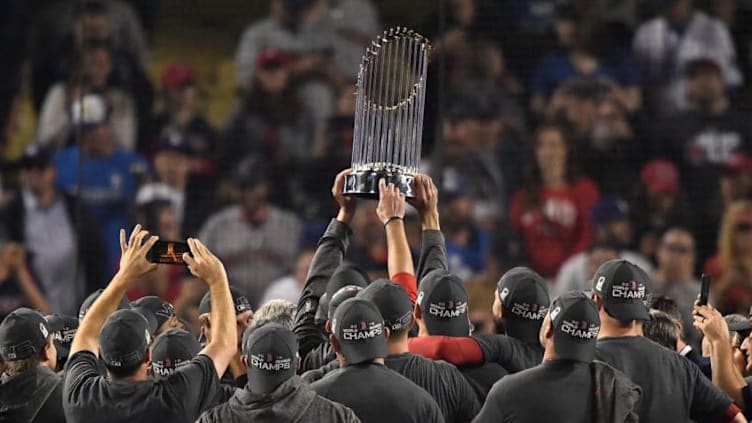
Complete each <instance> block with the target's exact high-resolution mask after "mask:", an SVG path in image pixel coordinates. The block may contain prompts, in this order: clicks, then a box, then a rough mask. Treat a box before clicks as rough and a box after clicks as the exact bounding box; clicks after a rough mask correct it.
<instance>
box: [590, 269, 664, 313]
mask: <svg viewBox="0 0 752 423" xmlns="http://www.w3.org/2000/svg"><path fill="white" fill-rule="evenodd" d="M593 291H594V292H595V293H597V294H598V295H600V297H601V298H602V299H603V307H604V308H605V309H606V312H607V313H608V314H609V315H610V316H612V317H613V318H615V319H617V320H619V321H621V322H629V321H632V320H649V319H650V314H649V313H648V309H649V307H650V301H651V299H652V295H653V283H652V281H651V280H650V277H649V276H648V275H647V273H645V271H644V270H642V269H640V267H639V266H636V265H634V264H632V263H630V262H628V261H626V260H621V259H616V260H609V261H607V262H605V263H603V264H602V265H601V267H599V268H598V270H597V271H596V272H595V276H593Z"/></svg>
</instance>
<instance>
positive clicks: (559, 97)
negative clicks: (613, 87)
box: [544, 79, 608, 140]
mask: <svg viewBox="0 0 752 423" xmlns="http://www.w3.org/2000/svg"><path fill="white" fill-rule="evenodd" d="M607 93H608V88H607V86H606V85H605V84H603V83H601V82H599V81H586V80H581V79H572V80H569V81H567V82H566V83H564V84H562V86H560V87H559V88H558V89H557V90H556V91H555V92H554V94H553V96H552V97H551V99H550V100H549V101H548V103H547V105H546V110H545V116H544V117H545V119H546V120H549V121H555V122H560V123H562V124H565V125H566V126H567V128H568V129H569V131H570V135H571V137H572V138H573V139H575V140H578V139H587V138H588V137H589V136H590V131H591V128H592V126H593V120H594V118H595V112H596V109H597V104H598V101H599V100H600V99H601V98H603V97H604V95H606V94H607Z"/></svg>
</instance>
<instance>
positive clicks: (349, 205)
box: [332, 169, 358, 224]
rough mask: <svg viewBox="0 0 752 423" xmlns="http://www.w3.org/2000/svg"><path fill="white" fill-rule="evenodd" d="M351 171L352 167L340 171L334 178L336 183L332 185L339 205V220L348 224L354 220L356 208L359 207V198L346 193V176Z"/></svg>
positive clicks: (333, 193) (333, 194)
mask: <svg viewBox="0 0 752 423" xmlns="http://www.w3.org/2000/svg"><path fill="white" fill-rule="evenodd" d="M349 173H350V169H345V170H343V171H342V172H340V173H338V174H337V176H336V177H335V178H334V185H333V186H332V196H333V197H334V200H336V201H337V204H338V205H339V213H338V214H337V220H339V221H340V222H344V223H348V224H349V223H350V222H351V221H352V218H353V216H355V209H356V208H357V207H358V200H357V199H356V198H355V197H351V196H347V195H345V194H344V190H345V176H347V175H348V174H349Z"/></svg>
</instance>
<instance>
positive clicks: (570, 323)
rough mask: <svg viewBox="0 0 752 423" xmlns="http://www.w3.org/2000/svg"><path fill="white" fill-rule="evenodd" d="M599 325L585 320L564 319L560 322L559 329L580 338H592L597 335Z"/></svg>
mask: <svg viewBox="0 0 752 423" xmlns="http://www.w3.org/2000/svg"><path fill="white" fill-rule="evenodd" d="M600 329H601V327H600V326H599V325H594V324H592V323H591V322H588V321H587V320H582V321H580V320H565V321H563V322H561V331H562V332H564V333H566V334H567V335H569V336H571V337H574V338H578V339H581V340H587V339H593V338H595V337H597V336H598V332H599V331H600Z"/></svg>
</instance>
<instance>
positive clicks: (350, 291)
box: [327, 285, 363, 320]
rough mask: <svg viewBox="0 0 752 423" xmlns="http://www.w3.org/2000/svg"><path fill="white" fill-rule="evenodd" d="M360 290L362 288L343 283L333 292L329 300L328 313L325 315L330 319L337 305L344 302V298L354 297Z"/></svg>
mask: <svg viewBox="0 0 752 423" xmlns="http://www.w3.org/2000/svg"><path fill="white" fill-rule="evenodd" d="M362 290H363V288H361V287H359V286H357V285H345V286H343V287H342V288H340V289H339V290H338V291H337V292H335V293H334V296H332V300H331V301H329V314H328V316H327V317H328V319H329V320H332V318H333V317H334V312H335V311H336V310H337V307H339V305H340V304H342V303H343V302H345V300H348V299H350V298H354V297H355V296H356V295H358V293H359V292H360V291H362Z"/></svg>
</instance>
